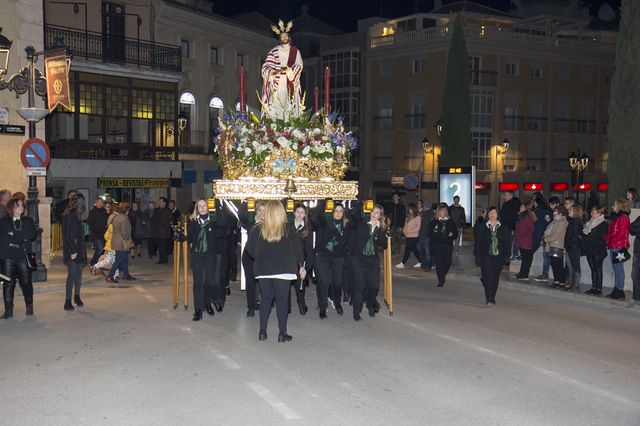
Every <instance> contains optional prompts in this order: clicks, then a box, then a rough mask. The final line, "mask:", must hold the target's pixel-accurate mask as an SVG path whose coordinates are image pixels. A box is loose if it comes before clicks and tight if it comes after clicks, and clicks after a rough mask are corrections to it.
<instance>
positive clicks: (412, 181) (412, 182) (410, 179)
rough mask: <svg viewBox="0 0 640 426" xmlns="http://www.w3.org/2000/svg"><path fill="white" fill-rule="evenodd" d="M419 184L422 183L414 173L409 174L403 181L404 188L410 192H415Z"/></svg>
mask: <svg viewBox="0 0 640 426" xmlns="http://www.w3.org/2000/svg"><path fill="white" fill-rule="evenodd" d="M419 183H420V178H419V177H418V175H416V174H413V173H409V174H408V175H406V176H405V177H404V179H403V181H402V184H403V185H404V187H405V188H407V189H408V190H409V191H413V190H414V189H416V188H417V187H418V184H419Z"/></svg>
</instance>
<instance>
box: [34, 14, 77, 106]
mask: <svg viewBox="0 0 640 426" xmlns="http://www.w3.org/2000/svg"><path fill="white" fill-rule="evenodd" d="M85 7H86V6H85ZM44 66H45V73H46V75H47V103H48V107H49V111H53V110H54V109H56V108H57V107H58V105H59V106H61V107H63V108H64V109H67V110H70V109H71V96H70V94H69V68H70V66H71V60H70V59H69V58H68V57H67V55H66V52H65V49H56V50H51V51H48V52H47V53H46V54H45V57H44Z"/></svg>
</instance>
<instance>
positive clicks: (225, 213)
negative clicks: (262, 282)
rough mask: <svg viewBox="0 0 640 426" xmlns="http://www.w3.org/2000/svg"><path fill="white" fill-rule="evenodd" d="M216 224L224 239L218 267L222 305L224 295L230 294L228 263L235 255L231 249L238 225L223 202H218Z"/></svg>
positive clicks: (234, 246) (234, 241)
mask: <svg viewBox="0 0 640 426" xmlns="http://www.w3.org/2000/svg"><path fill="white" fill-rule="evenodd" d="M238 214H239V213H238ZM216 224H217V226H219V227H220V228H221V229H224V232H223V234H222V239H223V240H224V246H223V249H222V268H221V269H220V285H221V287H222V289H223V292H224V299H223V305H224V302H225V301H226V297H227V296H229V295H230V294H231V285H230V283H231V270H230V267H229V265H230V262H231V258H232V257H234V255H235V253H232V250H235V248H236V247H237V244H238V243H237V240H236V237H235V235H234V231H235V229H236V228H237V227H238V218H237V217H236V215H235V214H234V213H233V212H232V211H231V207H230V206H229V205H227V204H226V203H225V202H222V203H221V204H220V208H219V209H218V214H216ZM236 262H237V258H236Z"/></svg>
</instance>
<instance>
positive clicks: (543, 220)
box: [533, 194, 560, 281]
mask: <svg viewBox="0 0 640 426" xmlns="http://www.w3.org/2000/svg"><path fill="white" fill-rule="evenodd" d="M552 201H553V202H555V205H557V204H558V202H559V201H560V200H559V199H558V197H552V198H551V199H549V205H547V203H546V201H545V199H544V197H542V195H540V194H537V195H536V198H535V203H536V206H535V208H534V210H533V212H534V213H535V215H536V222H535V226H534V230H533V254H534V255H535V253H536V251H538V249H539V248H540V247H541V246H542V273H541V274H540V275H539V276H537V277H536V278H535V280H536V281H549V267H550V266H551V262H550V260H549V255H548V254H547V251H546V250H545V247H544V241H543V239H542V237H543V235H544V231H545V229H547V225H549V223H551V220H552V217H553V207H554V206H553V205H552V204H551V202H552Z"/></svg>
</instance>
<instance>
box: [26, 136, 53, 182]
mask: <svg viewBox="0 0 640 426" xmlns="http://www.w3.org/2000/svg"><path fill="white" fill-rule="evenodd" d="M20 161H22V165H23V166H24V167H25V168H30V167H45V168H46V167H47V166H48V165H49V162H50V161H51V152H50V151H49V145H47V144H46V142H45V141H43V140H42V139H38V138H31V139H28V140H27V141H26V142H25V143H24V144H23V145H22V149H20ZM31 176H33V175H31Z"/></svg>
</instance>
